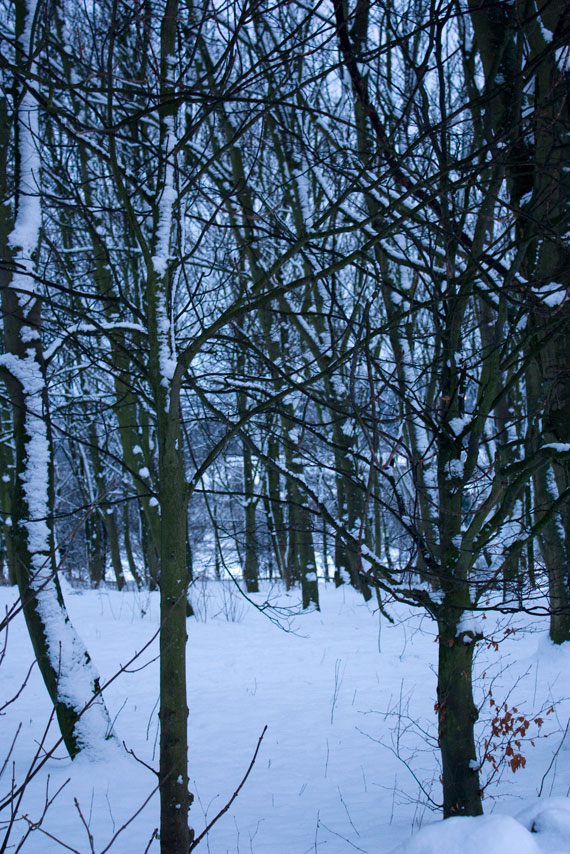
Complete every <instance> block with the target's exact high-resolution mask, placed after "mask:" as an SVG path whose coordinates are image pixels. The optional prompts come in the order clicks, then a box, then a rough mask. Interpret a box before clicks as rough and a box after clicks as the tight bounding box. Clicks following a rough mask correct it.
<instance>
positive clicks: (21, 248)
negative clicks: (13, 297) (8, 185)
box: [8, 0, 42, 310]
mask: <svg viewBox="0 0 570 854" xmlns="http://www.w3.org/2000/svg"><path fill="white" fill-rule="evenodd" d="M35 12H36V1H35V0H28V2H27V3H26V22H25V26H24V30H23V33H22V36H21V39H20V43H21V46H22V51H23V54H24V56H27V55H28V54H29V53H30V45H31V38H32V25H33V21H34V17H35ZM27 74H28V75H29V78H32V79H33V77H34V76H35V74H36V63H35V62H33V61H32V62H30V66H29V69H28V71H27ZM18 125H19V130H20V137H19V141H18V149H19V155H20V170H19V176H18V179H19V180H18V191H17V214H16V221H15V223H14V229H13V231H12V232H11V234H10V235H9V236H8V243H9V244H10V246H11V247H12V249H14V250H15V254H14V261H15V264H16V268H17V272H15V273H14V274H13V276H12V281H11V283H10V287H11V288H13V289H14V290H16V291H17V292H18V301H19V302H20V305H21V306H22V308H24V310H26V309H28V310H29V309H30V308H31V306H32V304H33V303H32V301H31V300H30V296H32V295H33V290H34V279H33V274H34V262H33V260H32V255H33V253H34V252H35V250H36V249H37V246H38V241H39V236H40V228H41V222H42V210H41V203H40V197H39V193H38V186H39V184H40V181H41V179H40V159H39V155H38V150H37V146H36V140H37V139H38V105H37V104H36V101H35V99H34V96H33V95H32V94H31V92H30V91H29V89H27V88H26V89H25V90H24V93H23V96H22V100H21V103H20V107H19V109H18Z"/></svg>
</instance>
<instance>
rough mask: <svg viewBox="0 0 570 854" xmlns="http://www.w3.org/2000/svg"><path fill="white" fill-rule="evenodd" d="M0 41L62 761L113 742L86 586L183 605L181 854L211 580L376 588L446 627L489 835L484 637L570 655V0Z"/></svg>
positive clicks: (165, 839)
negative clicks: (199, 592) (514, 636)
mask: <svg viewBox="0 0 570 854" xmlns="http://www.w3.org/2000/svg"><path fill="white" fill-rule="evenodd" d="M0 44H1V54H0V158H1V159H0V197H1V200H0V290H1V299H2V326H1V331H0V342H1V344H2V355H0V420H1V431H0V475H1V479H0V511H1V516H0V550H1V551H0V572H1V578H2V583H3V584H6V585H17V589H18V593H19V604H18V605H17V606H15V608H14V609H13V610H11V611H9V612H7V613H6V614H5V615H4V617H3V619H2V623H1V628H2V630H3V631H6V630H7V628H8V626H9V624H10V622H11V620H12V619H13V618H14V616H15V614H16V613H17V612H18V611H20V610H21V611H22V612H23V615H24V617H25V621H26V625H27V629H28V632H29V635H30V639H31V642H32V645H33V649H34V654H35V658H36V661H37V666H38V668H39V671H40V672H41V675H42V678H43V681H44V683H45V689H46V690H47V692H48V694H49V697H50V700H51V703H52V705H53V709H54V715H55V718H56V720H57V724H58V726H59V729H60V734H61V740H62V742H61V743H62V744H63V745H64V746H65V749H66V750H67V752H68V754H69V756H70V757H72V758H73V757H80V756H81V754H82V752H83V751H85V750H86V749H88V747H89V746H90V744H91V743H92V742H93V740H97V739H105V738H107V737H108V735H109V732H110V729H111V728H110V727H109V713H108V711H107V708H106V705H105V692H104V690H102V686H101V682H100V680H99V677H98V674H97V672H96V669H95V667H94V665H93V661H92V658H91V656H92V655H93V657H95V656H96V651H95V650H91V649H89V650H88V649H87V648H86V647H85V646H84V645H83V643H82V641H81V640H80V638H79V635H78V633H77V632H76V629H75V627H74V626H73V624H72V622H71V620H70V619H69V616H68V613H67V610H66V605H65V601H64V593H63V592H62V583H60V579H65V585H68V584H73V585H83V586H86V587H90V588H101V587H105V586H114V587H115V588H116V589H117V591H123V590H124V591H125V592H126V591H128V590H133V589H137V590H146V589H148V590H150V591H157V595H158V596H159V599H160V621H159V644H160V650H159V655H160V664H159V666H160V676H159V678H160V695H159V717H160V745H159V769H158V772H157V774H158V788H159V795H160V850H161V852H162V854H182V852H185V854H187V852H189V851H190V850H192V848H193V847H194V845H195V842H196V839H195V838H194V831H193V830H192V829H191V825H192V813H193V809H192V810H191V803H192V799H193V795H192V793H191V792H190V789H189V770H188V768H189V756H188V704H187V683H188V677H187V652H188V650H187V626H188V625H189V624H190V621H191V620H192V619H194V616H193V611H194V610H195V600H194V599H193V590H195V588H196V580H197V579H198V578H200V577H203V576H204V574H206V575H209V576H210V577H211V578H212V579H219V580H224V581H227V580H228V579H230V580H232V583H235V585H236V586H237V587H239V588H240V589H241V590H242V592H243V594H244V596H245V598H246V600H248V602H249V604H248V607H252V608H253V607H257V608H258V609H260V610H262V611H266V612H267V613H268V614H269V615H270V616H271V606H270V604H269V603H268V602H267V603H264V601H263V599H262V598H261V599H260V597H259V591H260V590H263V589H264V587H263V585H264V584H265V583H266V582H267V581H268V580H270V581H271V582H272V583H274V584H279V585H281V587H282V588H283V589H284V590H286V591H295V590H298V591H299V595H300V605H301V608H302V609H304V610H307V611H318V609H319V607H320V602H319V596H320V591H322V589H323V585H328V586H330V587H331V588H332V587H333V586H336V587H337V588H341V587H343V586H350V587H351V588H354V589H355V590H356V591H357V592H358V594H359V595H360V596H361V597H363V600H364V601H366V602H368V601H370V603H371V604H373V605H374V607H375V608H377V609H378V611H379V613H380V614H382V615H386V618H387V619H390V606H391V604H392V603H396V605H398V606H400V605H401V606H405V607H410V608H412V609H417V611H418V613H421V614H425V615H427V616H428V617H429V620H430V621H431V623H432V625H433V626H434V627H435V634H436V640H437V650H438V653H437V654H438V663H437V697H436V698H435V710H436V714H437V720H438V747H439V751H440V756H441V769H442V773H441V787H442V802H443V816H444V817H446V818H447V817H455V816H478V815H480V814H481V813H482V810H483V808H482V792H481V781H480V776H479V767H478V763H477V757H476V751H475V739H474V727H475V724H476V721H477V716H478V711H477V707H476V705H475V702H474V699H473V689H472V678H471V674H472V663H473V655H474V650H475V648H476V646H477V644H478V643H480V642H481V641H483V640H484V638H485V628H484V626H485V624H484V623H482V622H481V620H482V618H486V617H487V615H489V614H492V613H493V612H498V613H501V614H508V613H519V612H520V613H523V614H526V615H528V616H529V617H530V618H532V617H537V618H538V617H544V616H546V617H547V618H548V620H549V625H550V637H551V640H552V642H553V643H554V644H555V645H563V644H564V642H566V641H568V640H570V579H569V572H570V565H569V561H570V504H569V502H568V498H569V495H570V368H569V358H570V323H569V320H570V301H569V300H568V293H569V289H570V245H569V237H570V173H569V168H568V164H569V163H570V142H569V140H570V97H569V95H570V64H569V60H570V48H569V44H570V5H569V2H568V0H513V2H511V0H326V2H317V3H313V4H311V3H309V4H306V3H304V2H297V0H295V2H283V0H275V2H265V0H228V2H226V0H216V2H215V3H212V2H208V0H204V2H198V1H197V0H196V2H195V0H129V2H123V0H95V1H94V0H0ZM189 655H190V657H191V650H190V652H189ZM404 666H405V662H404ZM24 676H25V674H22V680H23V679H24ZM0 761H2V762H3V761H4V759H3V758H0ZM7 761H8V762H9V759H7ZM190 761H191V760H190ZM22 785H24V784H22ZM18 791H19V790H18V786H15V787H13V788H12V790H11V794H9V795H8V796H6V797H5V798H4V799H3V801H2V802H1V803H0V806H1V807H3V808H6V809H8V810H10V808H11V804H14V803H15V798H16V797H17V796H18ZM7 838H8V837H6V840H7ZM6 846H7V842H6V841H5V842H4V847H2V848H0V850H1V851H4V850H8V849H7V847H6Z"/></svg>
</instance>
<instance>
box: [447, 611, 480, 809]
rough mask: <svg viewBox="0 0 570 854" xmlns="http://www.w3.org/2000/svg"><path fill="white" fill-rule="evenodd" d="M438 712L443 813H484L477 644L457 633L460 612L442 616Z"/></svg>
mask: <svg viewBox="0 0 570 854" xmlns="http://www.w3.org/2000/svg"><path fill="white" fill-rule="evenodd" d="M438 627H439V663H438V680H437V715H438V733H439V747H440V750H441V764H442V784H443V815H444V818H449V816H454V815H481V813H482V812H483V808H482V806H481V785H480V782H479V772H478V770H477V756H476V751H475V737H474V726H475V723H476V721H477V718H478V712H477V707H476V706H475V703H474V702H473V690H472V683H471V673H472V667H473V649H474V643H473V639H472V638H471V637H467V636H466V635H460V636H459V637H458V636H457V612H455V616H454V617H452V618H451V619H449V618H447V619H446V618H445V617H443V616H442V617H440V620H439V622H438Z"/></svg>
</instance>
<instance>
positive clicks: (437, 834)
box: [393, 815, 541, 854]
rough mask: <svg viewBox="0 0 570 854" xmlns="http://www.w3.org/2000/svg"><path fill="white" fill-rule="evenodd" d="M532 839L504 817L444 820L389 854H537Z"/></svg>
mask: <svg viewBox="0 0 570 854" xmlns="http://www.w3.org/2000/svg"><path fill="white" fill-rule="evenodd" d="M540 851H541V849H540V848H539V847H538V844H537V842H536V839H535V838H534V836H533V835H532V834H531V833H529V831H528V830H526V829H525V828H524V827H523V826H522V824H520V823H519V822H518V821H516V820H515V819H514V818H511V817H510V816H508V815H488V816H480V817H477V818H468V817H461V818H448V819H447V820H446V821H444V822H440V823H438V824H430V825H428V826H427V827H424V828H423V829H422V830H421V831H420V832H419V833H418V834H417V835H416V836H415V837H414V838H413V839H412V840H411V841H410V842H408V843H404V844H403V845H400V846H398V848H396V849H394V852H393V854H442V852H445V853H446V854H483V852H484V854H539V852H540Z"/></svg>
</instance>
